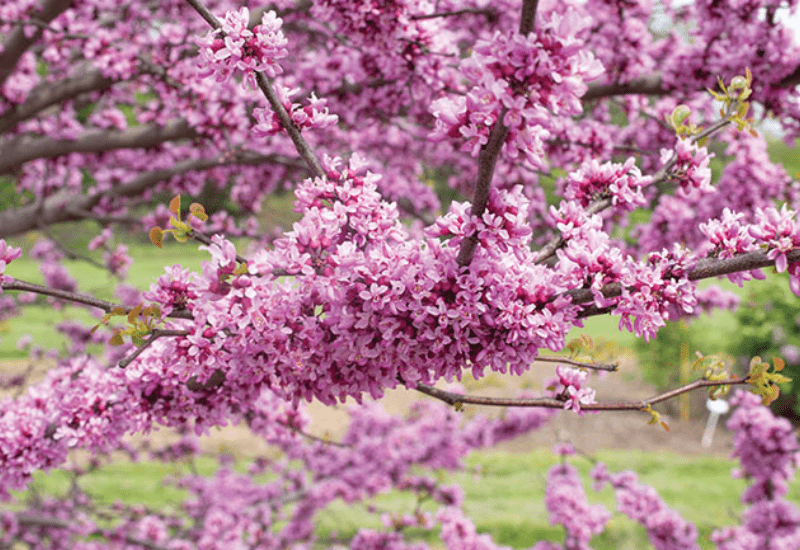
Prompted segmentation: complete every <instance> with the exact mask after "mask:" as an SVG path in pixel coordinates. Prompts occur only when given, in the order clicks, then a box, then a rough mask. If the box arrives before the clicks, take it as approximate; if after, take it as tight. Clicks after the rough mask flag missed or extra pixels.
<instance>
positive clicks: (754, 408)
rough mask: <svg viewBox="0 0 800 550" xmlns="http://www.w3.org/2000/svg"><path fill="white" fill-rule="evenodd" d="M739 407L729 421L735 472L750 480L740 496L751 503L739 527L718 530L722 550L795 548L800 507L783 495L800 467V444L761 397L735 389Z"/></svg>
mask: <svg viewBox="0 0 800 550" xmlns="http://www.w3.org/2000/svg"><path fill="white" fill-rule="evenodd" d="M732 401H733V403H734V404H737V405H738V408H737V409H736V411H735V412H734V413H733V415H731V418H730V420H728V427H729V428H730V429H731V430H734V432H735V433H736V436H735V439H734V449H733V456H735V457H737V458H738V459H739V462H740V463H741V468H740V469H739V470H737V471H736V472H735V475H737V476H740V477H744V478H746V479H748V480H750V481H751V484H750V486H749V487H748V488H747V489H746V490H745V492H744V493H743V494H742V502H744V503H747V504H749V505H750V506H749V508H747V510H745V512H744V514H743V516H742V524H741V525H740V526H738V527H725V528H722V529H718V530H716V531H714V533H713V534H712V536H711V539H712V540H713V541H714V542H715V543H716V545H717V548H718V549H719V550H755V549H757V548H797V547H798V546H800V509H798V507H797V504H795V503H793V502H790V501H789V500H786V499H785V496H786V494H787V492H788V481H789V480H790V479H791V478H792V476H794V473H795V471H796V470H797V467H798V465H800V446H798V443H797V436H796V434H795V432H794V430H793V428H792V425H791V424H790V423H789V421H788V420H787V419H785V418H775V417H774V416H773V415H772V413H771V412H770V410H769V409H767V408H766V407H763V406H762V405H761V400H760V398H759V397H758V396H755V395H751V394H748V393H745V392H737V394H736V396H735V397H734V399H733V400H732Z"/></svg>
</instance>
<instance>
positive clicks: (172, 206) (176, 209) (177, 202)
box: [169, 195, 181, 219]
mask: <svg viewBox="0 0 800 550" xmlns="http://www.w3.org/2000/svg"><path fill="white" fill-rule="evenodd" d="M169 211H170V212H172V213H173V214H175V217H176V218H178V219H181V196H180V195H175V196H174V197H173V198H172V200H171V201H169Z"/></svg>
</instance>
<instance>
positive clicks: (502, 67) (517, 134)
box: [431, 11, 602, 168]
mask: <svg viewBox="0 0 800 550" xmlns="http://www.w3.org/2000/svg"><path fill="white" fill-rule="evenodd" d="M582 24H583V22H582V21H581V19H580V17H579V16H578V15H577V14H576V13H574V12H571V11H570V12H568V13H567V14H564V15H561V14H553V15H552V17H551V19H550V20H548V21H544V22H543V24H542V25H541V27H540V26H538V25H537V31H536V32H535V33H531V34H530V35H528V36H522V35H520V34H518V33H515V34H503V33H497V34H496V35H495V36H494V37H492V39H491V40H481V41H478V42H477V43H476V44H475V47H474V48H473V54H472V56H470V57H469V58H467V59H465V60H464V61H463V62H462V65H461V68H462V71H463V73H464V75H465V76H466V77H467V78H468V79H469V80H470V81H471V83H472V88H471V89H470V90H469V91H468V92H467V93H466V95H465V96H458V97H455V98H451V97H444V98H441V99H438V100H436V101H435V102H434V103H433V104H432V105H431V112H432V113H433V115H434V116H435V117H436V127H435V130H434V133H433V135H432V137H433V139H453V138H457V139H465V140H466V141H465V143H464V145H463V146H462V149H463V150H465V151H470V152H471V154H472V156H477V155H478V152H479V151H480V149H481V147H482V146H484V145H485V144H486V143H487V142H488V140H489V133H490V132H491V130H492V127H493V126H494V125H495V123H496V122H498V121H500V118H501V116H502V123H503V124H504V125H505V126H506V127H508V136H507V137H506V148H505V151H506V154H507V155H508V157H509V158H511V159H517V158H520V157H521V158H520V160H523V161H525V162H527V163H529V164H530V165H532V166H534V167H537V168H538V167H541V166H542V165H543V163H544V148H543V142H544V140H546V139H547V138H548V137H549V135H550V133H549V128H550V127H551V126H552V123H551V122H550V121H551V117H552V115H556V116H560V115H574V114H578V113H580V112H581V111H582V107H581V103H580V101H579V98H580V96H581V95H582V94H583V93H584V92H585V91H586V84H585V81H587V80H591V79H593V78H595V77H597V76H598V75H599V74H600V73H601V72H602V65H601V64H600V63H599V62H598V61H597V60H596V59H595V58H594V57H593V56H592V54H591V53H588V52H587V51H586V50H584V49H583V48H582V43H581V41H580V40H579V39H577V38H576V32H575V29H576V28H580V27H581V26H582ZM503 113H504V114H503Z"/></svg>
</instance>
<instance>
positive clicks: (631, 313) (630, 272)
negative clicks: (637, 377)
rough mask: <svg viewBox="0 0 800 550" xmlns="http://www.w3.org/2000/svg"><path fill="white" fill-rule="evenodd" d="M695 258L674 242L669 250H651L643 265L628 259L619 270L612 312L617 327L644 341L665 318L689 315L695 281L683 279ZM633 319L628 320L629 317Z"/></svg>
mask: <svg viewBox="0 0 800 550" xmlns="http://www.w3.org/2000/svg"><path fill="white" fill-rule="evenodd" d="M695 261H696V260H695V259H694V258H693V256H692V254H690V252H689V251H688V250H686V249H685V248H682V247H680V246H679V245H677V244H676V245H675V246H674V247H673V249H672V250H669V251H668V250H662V251H661V252H653V253H652V254H650V255H649V256H648V258H647V263H646V264H640V263H637V262H628V263H627V265H626V267H625V268H624V269H623V271H622V275H621V277H620V282H621V283H622V296H621V297H620V300H619V302H618V303H617V307H616V309H615V311H614V313H615V314H617V315H620V321H619V326H620V328H625V329H627V330H629V331H631V332H633V333H634V334H636V336H642V337H644V339H645V340H648V341H649V339H650V338H653V337H655V335H656V332H658V329H659V328H660V327H662V326H664V324H665V321H666V320H668V319H676V318H678V317H680V316H682V315H684V314H690V313H692V312H693V311H694V307H695V306H696V305H697V297H696V296H695V289H696V287H695V284H694V283H693V282H691V281H689V280H688V279H687V275H688V272H689V271H690V270H691V268H692V267H693V266H694V263H695ZM632 317H635V318H636V319H635V321H633V323H632V322H631V318H632Z"/></svg>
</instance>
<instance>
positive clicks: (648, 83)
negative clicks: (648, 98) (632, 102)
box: [581, 74, 671, 100]
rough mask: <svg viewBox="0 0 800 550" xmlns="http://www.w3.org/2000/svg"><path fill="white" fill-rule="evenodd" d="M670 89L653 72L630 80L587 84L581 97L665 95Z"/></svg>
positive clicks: (659, 76) (587, 98) (585, 98)
mask: <svg viewBox="0 0 800 550" xmlns="http://www.w3.org/2000/svg"><path fill="white" fill-rule="evenodd" d="M670 92H671V90H667V89H666V88H664V86H663V85H662V83H661V75H659V74H654V75H650V76H644V77H642V78H637V79H635V80H631V81H630V82H625V83H619V82H612V83H610V84H596V83H592V84H589V90H588V91H587V92H586V93H585V94H583V97H582V98H581V99H583V100H589V99H599V98H602V97H610V96H615V95H654V96H662V95H667V94H669V93H670Z"/></svg>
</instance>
